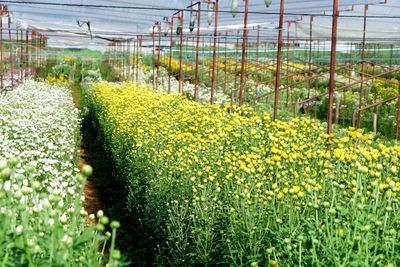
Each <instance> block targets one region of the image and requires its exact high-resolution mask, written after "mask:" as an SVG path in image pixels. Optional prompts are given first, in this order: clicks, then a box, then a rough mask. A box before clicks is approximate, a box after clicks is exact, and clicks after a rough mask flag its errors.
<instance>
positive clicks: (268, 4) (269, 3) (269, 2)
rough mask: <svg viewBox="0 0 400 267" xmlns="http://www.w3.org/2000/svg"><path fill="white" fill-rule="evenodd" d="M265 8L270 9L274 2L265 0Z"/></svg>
mask: <svg viewBox="0 0 400 267" xmlns="http://www.w3.org/2000/svg"><path fill="white" fill-rule="evenodd" d="M264 3H265V6H266V7H269V6H270V5H271V3H272V0H264Z"/></svg>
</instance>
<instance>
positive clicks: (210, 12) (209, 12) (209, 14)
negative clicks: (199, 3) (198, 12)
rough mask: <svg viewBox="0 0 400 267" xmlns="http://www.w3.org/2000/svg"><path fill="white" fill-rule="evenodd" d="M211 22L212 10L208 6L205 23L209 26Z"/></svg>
mask: <svg viewBox="0 0 400 267" xmlns="http://www.w3.org/2000/svg"><path fill="white" fill-rule="evenodd" d="M212 22H213V8H212V7H211V6H210V4H208V13H207V23H208V25H210V26H211V24H212Z"/></svg>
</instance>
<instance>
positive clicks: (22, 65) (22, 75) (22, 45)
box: [19, 30, 25, 81]
mask: <svg viewBox="0 0 400 267" xmlns="http://www.w3.org/2000/svg"><path fill="white" fill-rule="evenodd" d="M23 38H24V36H23V31H22V30H21V38H20V40H21V46H20V49H21V53H20V56H19V57H20V59H19V65H20V66H21V67H20V74H21V81H22V79H24V72H25V71H24V69H23V67H25V66H24V64H22V60H23V59H24V57H23V54H24V53H23V52H24V44H23V42H22V40H23Z"/></svg>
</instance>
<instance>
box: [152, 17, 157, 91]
mask: <svg viewBox="0 0 400 267" xmlns="http://www.w3.org/2000/svg"><path fill="white" fill-rule="evenodd" d="M156 23H157V22H156ZM156 25H157V24H156ZM154 27H155V26H153V35H152V38H153V90H155V89H156V75H155V68H156V62H155V51H154V50H155V40H154Z"/></svg>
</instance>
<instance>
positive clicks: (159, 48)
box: [156, 23, 161, 90]
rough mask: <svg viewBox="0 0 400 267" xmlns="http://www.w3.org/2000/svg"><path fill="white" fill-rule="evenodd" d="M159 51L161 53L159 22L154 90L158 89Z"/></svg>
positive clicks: (159, 27) (159, 26)
mask: <svg viewBox="0 0 400 267" xmlns="http://www.w3.org/2000/svg"><path fill="white" fill-rule="evenodd" d="M160 53H161V23H160V25H158V51H157V77H156V90H158V69H159V67H160Z"/></svg>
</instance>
